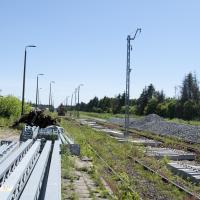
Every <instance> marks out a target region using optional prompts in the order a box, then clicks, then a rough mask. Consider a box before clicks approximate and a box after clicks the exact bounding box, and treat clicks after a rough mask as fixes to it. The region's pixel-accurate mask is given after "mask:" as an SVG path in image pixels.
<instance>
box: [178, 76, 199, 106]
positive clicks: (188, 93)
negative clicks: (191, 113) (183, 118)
mask: <svg viewBox="0 0 200 200" xmlns="http://www.w3.org/2000/svg"><path fill="white" fill-rule="evenodd" d="M189 100H192V101H195V102H198V101H199V100H200V91H199V86H198V81H197V78H196V74H192V73H191V72H190V73H189V74H188V75H186V76H185V78H184V80H183V84H182V87H181V102H182V103H185V102H186V101H189Z"/></svg>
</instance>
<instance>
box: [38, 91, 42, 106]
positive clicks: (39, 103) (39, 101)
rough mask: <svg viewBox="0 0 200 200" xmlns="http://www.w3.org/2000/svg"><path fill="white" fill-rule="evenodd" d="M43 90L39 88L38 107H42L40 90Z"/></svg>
mask: <svg viewBox="0 0 200 200" xmlns="http://www.w3.org/2000/svg"><path fill="white" fill-rule="evenodd" d="M41 89H42V88H39V89H38V106H39V105H41V100H40V90H41Z"/></svg>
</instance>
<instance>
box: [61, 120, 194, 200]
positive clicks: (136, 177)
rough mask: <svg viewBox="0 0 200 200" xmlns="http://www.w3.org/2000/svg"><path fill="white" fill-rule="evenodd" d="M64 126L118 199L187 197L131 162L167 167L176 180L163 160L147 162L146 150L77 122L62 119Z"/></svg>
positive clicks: (171, 175) (162, 170) (171, 176)
mask: <svg viewBox="0 0 200 200" xmlns="http://www.w3.org/2000/svg"><path fill="white" fill-rule="evenodd" d="M62 126H63V127H64V128H65V129H66V130H67V131H68V132H69V133H70V134H71V135H72V136H73V137H74V139H75V140H76V142H78V143H79V144H80V145H81V154H82V155H86V156H88V157H91V158H93V162H94V165H95V166H96V167H97V170H98V173H99V175H101V176H102V177H103V178H104V179H105V180H106V182H107V183H108V184H109V186H110V187H111V188H112V190H113V192H114V193H115V195H116V199H139V196H140V197H142V198H143V199H149V197H150V196H151V195H156V196H155V198H157V199H160V198H159V197H165V199H180V200H181V199H185V198H186V197H187V195H186V194H185V193H183V192H180V191H179V190H177V189H176V188H175V187H173V186H172V185H170V184H164V183H163V181H162V180H161V178H160V177H158V176H156V175H155V174H151V173H149V172H147V171H145V170H144V169H143V168H142V167H141V166H139V165H138V164H134V163H133V162H132V161H130V159H129V158H128V156H129V155H131V156H133V157H135V158H139V159H141V160H143V161H144V162H148V164H150V165H151V166H163V167H161V169H160V170H161V172H163V173H166V174H167V175H168V176H169V177H170V178H171V179H173V178H174V175H173V174H171V172H170V171H169V170H168V169H167V168H166V165H164V164H163V165H160V163H159V162H163V161H157V160H154V159H150V160H149V161H148V160H146V158H145V157H144V155H143V151H142V149H138V148H137V147H135V146H133V145H131V144H127V143H126V144H120V143H118V142H117V141H116V140H114V139H112V138H110V137H108V136H106V135H105V134H102V133H101V132H98V131H94V130H92V129H91V128H89V127H86V126H80V125H79V124H77V123H76V122H74V121H69V120H62ZM88 143H89V144H90V146H91V147H92V148H94V149H95V151H97V152H98V154H99V155H100V156H101V158H103V159H104V161H106V163H107V164H108V165H109V166H111V168H112V169H113V170H114V171H115V172H116V174H114V173H113V172H112V171H111V169H110V168H109V167H108V166H107V164H105V163H104V162H102V160H101V159H99V158H98V156H97V155H96V154H95V153H94V152H93V151H92V150H91V148H90V147H89V146H88ZM164 170H165V171H164ZM195 189H196V188H195ZM133 191H134V192H133Z"/></svg>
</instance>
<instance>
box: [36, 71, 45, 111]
mask: <svg viewBox="0 0 200 200" xmlns="http://www.w3.org/2000/svg"><path fill="white" fill-rule="evenodd" d="M43 75H44V74H37V86H36V101H35V109H37V106H38V104H39V89H38V87H39V86H38V85H39V84H38V82H39V76H43Z"/></svg>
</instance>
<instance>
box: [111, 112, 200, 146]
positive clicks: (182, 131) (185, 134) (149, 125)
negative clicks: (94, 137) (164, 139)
mask: <svg viewBox="0 0 200 200" xmlns="http://www.w3.org/2000/svg"><path fill="white" fill-rule="evenodd" d="M108 121H109V122H111V123H115V124H124V119H122V118H111V119H109V120H108ZM130 127H131V128H136V129H138V130H143V131H149V132H152V133H155V134H160V135H167V136H175V137H179V138H181V139H184V140H186V141H189V142H193V143H200V126H192V125H185V124H178V123H172V122H167V121H165V120H164V119H163V118H162V117H160V116H158V115H156V114H150V115H147V116H145V117H142V118H139V119H135V118H131V119H130Z"/></svg>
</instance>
